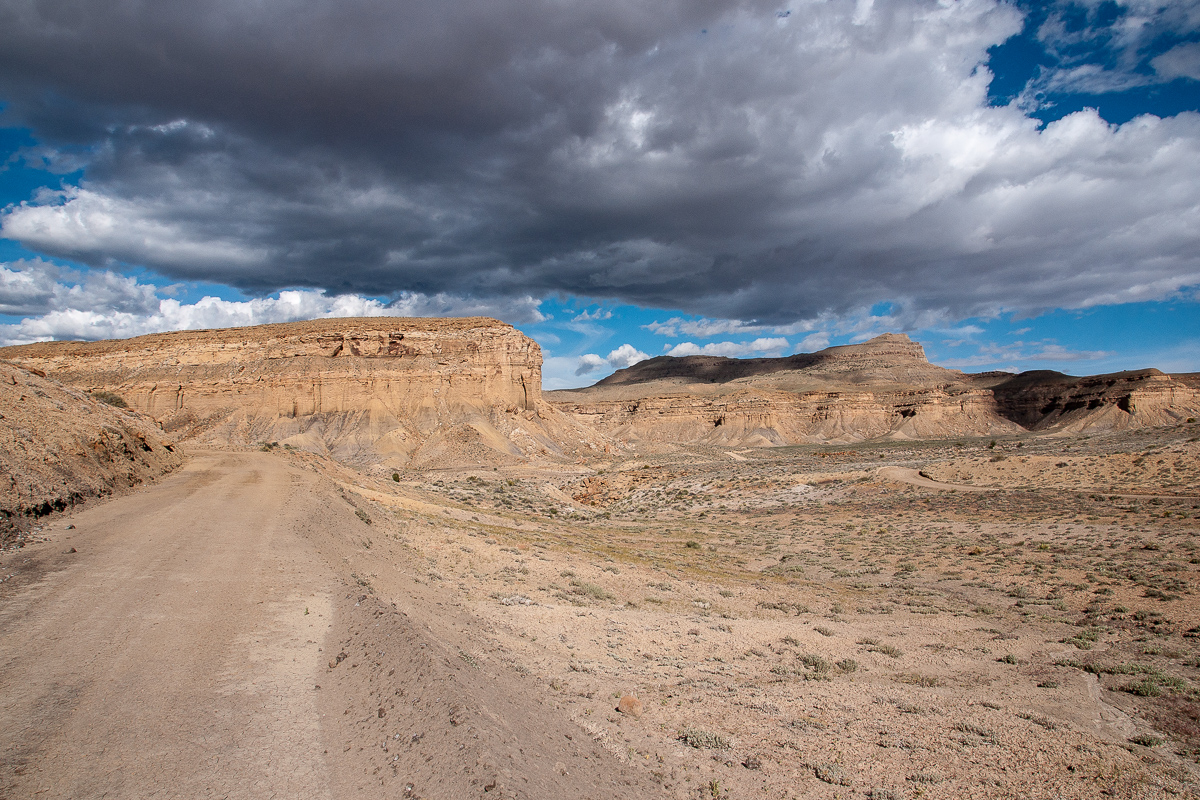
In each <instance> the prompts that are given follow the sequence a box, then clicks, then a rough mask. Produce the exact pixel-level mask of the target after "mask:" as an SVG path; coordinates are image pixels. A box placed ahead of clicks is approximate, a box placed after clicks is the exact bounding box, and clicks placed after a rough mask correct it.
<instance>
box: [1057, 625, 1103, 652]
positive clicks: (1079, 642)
mask: <svg viewBox="0 0 1200 800" xmlns="http://www.w3.org/2000/svg"><path fill="white" fill-rule="evenodd" d="M1101 633H1103V631H1101V629H1100V628H1096V627H1091V628H1086V629H1084V630H1082V631H1080V632H1079V633H1077V634H1075V635H1074V636H1071V637H1069V638H1067V639H1063V640H1062V643H1063V644H1071V645H1074V646H1075V647H1077V648H1078V649H1080V650H1091V649H1092V646H1093V645H1094V644H1095V643H1096V642H1097V641H1098V640H1099V639H1100V634H1101Z"/></svg>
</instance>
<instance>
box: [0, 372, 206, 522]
mask: <svg viewBox="0 0 1200 800" xmlns="http://www.w3.org/2000/svg"><path fill="white" fill-rule="evenodd" d="M182 461H183V459H182V458H181V456H180V454H179V453H178V452H176V451H175V448H174V447H173V446H172V445H171V444H170V442H169V440H168V438H167V437H165V436H164V435H163V433H162V431H160V430H159V429H158V428H157V426H155V425H154V424H153V423H152V422H151V421H150V420H148V419H145V418H143V417H141V416H140V415H138V414H135V413H130V412H128V411H124V410H122V409H119V408H116V407H114V406H111V405H109V404H107V403H103V402H101V401H99V400H97V399H95V398H93V397H89V396H88V395H86V394H84V393H83V392H81V391H78V390H76V389H70V388H67V387H65V386H62V385H61V384H59V383H57V382H55V381H52V380H48V379H46V378H45V377H43V376H42V375H41V374H39V373H37V372H31V371H30V370H28V369H24V368H21V367H19V366H16V365H14V364H8V363H4V362H0V546H8V545H11V544H20V543H21V539H22V536H23V535H24V533H25V532H27V531H28V530H29V528H30V526H31V525H32V524H34V523H35V521H36V520H37V519H39V518H40V517H44V516H46V515H47V514H50V513H52V512H54V511H62V510H64V509H67V508H71V507H73V506H75V505H76V504H78V503H81V502H84V501H86V500H87V499H89V498H92V497H97V496H102V495H110V494H113V493H117V492H121V491H123V490H125V489H129V488H131V487H133V486H137V485H139V484H141V483H143V482H145V481H148V480H151V479H153V478H155V477H157V476H159V475H162V474H163V473H165V472H169V471H170V470H172V469H174V468H176V467H177V466H179V465H180V464H181V463H182Z"/></svg>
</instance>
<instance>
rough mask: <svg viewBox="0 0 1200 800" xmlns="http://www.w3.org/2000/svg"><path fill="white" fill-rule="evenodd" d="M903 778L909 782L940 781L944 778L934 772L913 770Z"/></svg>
mask: <svg viewBox="0 0 1200 800" xmlns="http://www.w3.org/2000/svg"><path fill="white" fill-rule="evenodd" d="M905 780H906V781H909V782H910V783H941V782H942V781H943V780H944V778H942V776H941V775H939V774H938V773H936V772H914V773H913V774H912V775H909V776H908V777H907V778H905Z"/></svg>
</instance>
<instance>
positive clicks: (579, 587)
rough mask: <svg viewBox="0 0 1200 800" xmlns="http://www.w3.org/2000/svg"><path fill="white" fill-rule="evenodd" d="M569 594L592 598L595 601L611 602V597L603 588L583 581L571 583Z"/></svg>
mask: <svg viewBox="0 0 1200 800" xmlns="http://www.w3.org/2000/svg"><path fill="white" fill-rule="evenodd" d="M570 591H571V594H577V595H581V596H586V597H592V598H595V599H596V600H611V599H612V598H613V596H612V595H611V594H609V593H608V592H607V591H605V590H604V587H602V586H597V585H596V584H594V583H587V582H585V581H571V589H570Z"/></svg>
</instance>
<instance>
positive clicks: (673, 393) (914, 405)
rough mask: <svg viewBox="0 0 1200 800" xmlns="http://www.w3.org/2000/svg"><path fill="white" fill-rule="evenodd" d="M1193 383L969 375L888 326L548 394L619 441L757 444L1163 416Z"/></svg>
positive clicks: (626, 374) (1133, 423)
mask: <svg viewBox="0 0 1200 800" xmlns="http://www.w3.org/2000/svg"><path fill="white" fill-rule="evenodd" d="M1198 389H1200V381H1196V380H1193V379H1192V378H1190V377H1188V376H1183V377H1180V378H1172V377H1170V376H1167V375H1164V374H1163V373H1161V372H1158V371H1157V370H1143V371H1141V372H1136V373H1120V374H1117V375H1103V376H1096V377H1091V378H1073V377H1070V376H1067V375H1062V374H1060V373H1056V372H1033V373H1026V374H1024V375H1019V376H1013V375H1010V374H1007V373H988V374H985V375H967V374H964V373H962V372H959V371H957V370H949V369H944V368H942V367H938V366H936V365H932V364H930V363H929V362H928V360H927V359H926V357H925V352H924V349H923V348H922V347H921V346H920V345H919V344H917V343H915V342H912V341H910V340H909V338H908V337H907V336H904V335H903V334H884V335H883V336H879V337H876V338H875V339H872V340H870V341H868V342H864V343H863V344H858V345H844V346H840V347H830V348H828V349H826V350H822V351H821V352H818V353H801V354H797V355H794V356H789V357H787V358H759V359H730V358H718V357H711V356H690V357H686V358H670V357H665V356H664V357H659V358H654V359H650V360H648V361H643V362H641V363H639V364H635V365H634V366H632V367H629V368H627V369H624V370H620V371H618V372H616V373H614V374H613V375H612V376H610V377H608V378H606V379H605V380H603V381H601V382H600V383H598V384H596V385H595V386H593V387H590V388H588V389H580V390H572V391H558V392H549V393H547V395H546V396H547V399H549V400H551V401H552V402H553V403H554V404H555V405H557V406H558V407H559V408H560V409H561V410H562V411H564V412H566V413H568V414H570V415H571V416H573V417H574V418H576V419H578V420H580V421H581V422H583V423H584V424H587V425H588V426H590V427H593V428H595V429H597V430H599V431H601V432H603V433H605V434H608V435H610V436H613V437H614V438H616V439H618V440H623V441H630V442H662V443H666V442H678V443H703V444H712V445H727V446H764V445H782V444H799V443H805V442H853V441H862V440H864V439H873V438H879V437H891V438H911V439H925V438H945V437H959V436H995V435H1004V434H1015V433H1021V432H1022V431H1026V430H1038V431H1048V432H1075V431H1084V430H1111V429H1126V428H1134V427H1144V426H1154V425H1168V424H1174V423H1176V422H1181V421H1184V420H1186V419H1187V418H1190V417H1195V416H1198V415H1200V391H1198Z"/></svg>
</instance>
